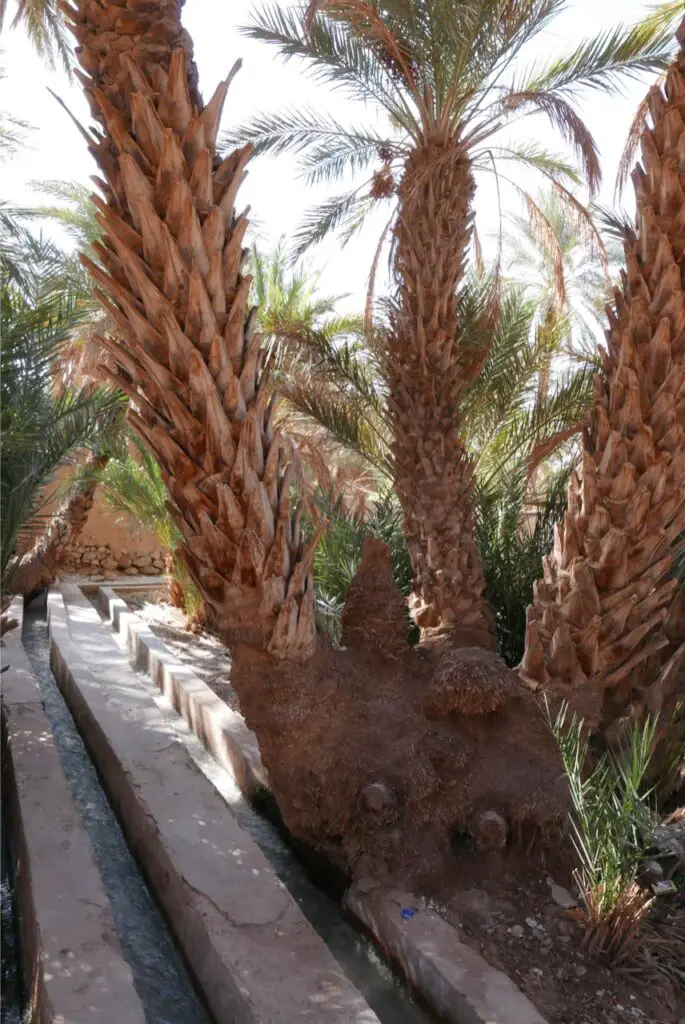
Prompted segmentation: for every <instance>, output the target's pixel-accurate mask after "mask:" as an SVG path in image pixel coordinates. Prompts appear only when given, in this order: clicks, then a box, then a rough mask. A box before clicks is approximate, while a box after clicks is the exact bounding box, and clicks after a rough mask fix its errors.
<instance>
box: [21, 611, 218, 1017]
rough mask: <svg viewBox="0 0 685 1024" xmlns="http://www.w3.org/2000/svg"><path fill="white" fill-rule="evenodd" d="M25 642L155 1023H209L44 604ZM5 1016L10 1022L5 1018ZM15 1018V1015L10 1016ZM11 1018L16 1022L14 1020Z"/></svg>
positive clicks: (29, 616) (125, 948) (123, 943)
mask: <svg viewBox="0 0 685 1024" xmlns="http://www.w3.org/2000/svg"><path fill="white" fill-rule="evenodd" d="M23 643H24V648H25V650H26V653H27V655H28V657H29V660H30V662H31V665H32V667H33V671H34V672H35V674H36V677H37V679H38V683H39V685H40V692H41V697H42V699H43V704H44V707H45V713H46V714H47V716H48V719H49V721H50V725H51V727H52V732H53V735H54V738H55V744H56V746H57V750H58V752H59V758H60V761H61V764H62V769H63V771H64V774H65V776H66V778H67V782H68V783H69V788H70V789H71V793H72V796H73V798H74V803H75V805H76V808H77V810H78V813H79V815H80V817H81V821H82V824H83V826H84V828H85V829H86V832H87V833H88V835H89V837H90V841H91V845H92V847H93V853H94V855H95V861H96V864H97V867H98V870H99V872H100V876H101V878H102V882H103V884H104V887H105V890H106V892H107V896H108V897H109V901H110V905H111V909H112V917H113V918H114V925H115V928H116V931H117V938H118V940H119V945H120V947H121V951H122V953H123V955H124V957H125V958H126V960H127V962H128V964H129V966H130V968H131V971H132V973H133V981H134V984H135V987H136V991H137V993H138V996H139V998H140V1001H141V1003H142V1004H143V1008H144V1011H145V1017H146V1019H147V1020H148V1021H149V1024H210V1021H211V1018H210V1016H209V1014H208V1013H207V1011H206V1009H205V1008H204V1006H203V1004H202V1001H201V1000H200V997H199V996H198V994H197V993H196V991H195V988H194V987H193V983H192V981H191V978H190V975H189V973H188V971H187V969H186V967H185V964H184V962H183V959H182V957H181V954H180V952H179V951H178V949H177V948H176V946H175V944H174V941H173V939H172V937H171V935H170V933H169V929H168V927H167V925H166V922H165V920H164V918H163V917H162V914H161V912H160V910H159V908H158V907H157V904H156V903H155V901H154V899H153V897H152V895H151V894H150V891H149V889H148V888H147V885H146V884H145V881H144V879H143V877H142V875H141V873H140V870H139V868H138V865H137V864H136V862H135V860H134V858H133V856H132V854H131V852H130V851H129V848H128V846H127V844H126V840H125V839H124V836H123V833H122V831H121V829H120V827H119V823H118V821H117V819H116V816H115V814H114V811H113V810H112V808H111V807H110V805H109V802H108V800H107V797H106V795H105V792H104V790H103V788H102V786H101V784H100V779H99V777H98V774H97V772H96V770H95V767H94V766H93V763H92V761H91V759H90V757H89V755H88V752H87V750H86V748H85V746H84V744H83V741H82V739H81V737H80V735H79V732H78V730H77V728H76V726H75V724H74V721H73V719H72V717H71V713H70V712H69V709H68V707H67V705H66V704H65V702H64V698H63V697H62V694H61V693H60V691H59V688H58V686H57V683H56V682H55V679H54V676H53V674H52V671H51V669H50V662H49V654H48V630H47V622H46V618H45V610H44V609H35V608H31V607H29V608H27V609H26V612H25V615H24V634H23ZM4 1019H5V1018H4V1016H3V1022H4ZM7 1021H8V1024H10V1021H11V1018H10V1017H8V1018H7ZM12 1024H15V1022H14V1021H12Z"/></svg>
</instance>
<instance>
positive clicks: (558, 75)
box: [229, 0, 673, 248]
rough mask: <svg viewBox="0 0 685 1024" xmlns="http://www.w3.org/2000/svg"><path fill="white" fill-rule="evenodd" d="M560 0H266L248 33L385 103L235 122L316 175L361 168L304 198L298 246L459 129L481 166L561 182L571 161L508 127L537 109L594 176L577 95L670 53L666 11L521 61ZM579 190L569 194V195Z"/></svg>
mask: <svg viewBox="0 0 685 1024" xmlns="http://www.w3.org/2000/svg"><path fill="white" fill-rule="evenodd" d="M568 6H569V4H568V0H440V2H435V0H390V2H383V3H370V2H365V0H347V2H330V0H320V2H317V0H313V2H312V3H311V4H310V6H309V7H308V8H306V9H300V10H297V9H285V10H284V9H282V8H280V7H279V6H276V5H273V6H265V7H262V8H261V9H260V10H259V11H258V12H257V13H256V15H255V17H254V19H253V21H252V23H251V24H250V25H249V26H248V27H247V28H246V29H245V31H246V33H247V34H248V35H249V36H251V37H253V38H255V39H259V40H263V41H265V42H268V43H271V44H273V45H275V46H276V47H277V48H278V49H279V50H280V51H281V53H282V54H283V55H284V57H285V58H286V59H288V58H291V57H299V58H301V59H302V60H303V61H304V62H305V64H306V65H308V67H309V69H310V70H311V72H312V73H313V75H314V76H315V78H317V79H318V80H319V81H323V82H326V83H329V84H331V85H332V86H335V87H340V88H342V89H343V90H345V92H346V93H347V94H349V95H350V96H351V97H352V98H354V99H357V100H362V101H364V102H365V103H366V104H371V105H372V106H373V107H375V108H376V109H378V108H380V109H381V110H382V111H384V112H385V114H386V115H387V129H386V130H385V131H383V130H380V129H379V128H378V127H374V126H372V125H371V124H369V125H368V126H362V125H351V124H350V125H346V124H343V123H341V122H340V121H338V120H337V119H336V118H334V117H332V116H330V115H327V114H322V113H319V112H317V111H314V110H313V109H304V110H302V109H300V110H297V111H294V110H291V111H286V112H284V113H282V114H263V115H258V116H256V117H253V118H252V119H250V120H248V121H247V122H245V123H244V124H243V125H242V126H241V127H239V128H238V129H236V130H234V131H233V132H231V133H229V139H230V141H235V140H238V139H240V140H242V141H244V140H249V141H251V142H253V143H254V145H255V148H256V151H257V152H258V153H259V152H270V153H273V154H278V153H281V152H284V151H293V152H296V153H299V154H301V157H302V165H303V170H304V172H305V174H306V176H307V179H308V181H309V182H310V183H316V182H320V181H332V180H335V179H339V178H343V177H344V176H346V175H348V174H349V173H350V172H352V173H354V174H356V173H358V172H362V171H368V170H369V169H370V168H371V167H373V166H374V165H375V170H374V172H373V173H372V175H371V177H370V178H369V177H367V178H366V179H365V180H364V181H363V182H362V184H361V185H355V187H353V188H351V189H349V190H348V191H346V192H345V193H343V194H341V195H338V196H336V197H333V198H331V199H329V200H327V201H326V202H325V203H323V204H322V205H321V206H320V207H318V208H317V209H316V210H313V211H311V212H310V214H309V215H308V216H307V218H306V219H305V221H304V222H303V224H302V227H301V230H300V233H299V238H298V242H299V244H300V246H301V248H304V247H305V246H306V245H307V244H309V243H311V242H314V241H317V240H319V239H320V238H322V237H323V236H324V235H325V234H326V233H327V232H328V231H330V230H332V229H336V228H341V229H342V230H343V232H348V233H349V232H352V231H353V230H354V229H355V227H357V226H358V224H359V223H360V220H361V219H362V218H363V216H364V214H365V213H366V212H367V210H368V208H369V207H370V205H371V204H372V203H373V202H374V201H375V200H378V199H382V198H385V197H390V196H392V195H393V194H394V181H395V178H396V176H397V172H398V171H399V169H400V167H401V166H402V165H403V164H404V162H405V161H406V158H407V156H408V155H409V153H410V152H411V151H412V150H413V149H415V148H421V147H422V146H425V145H429V144H432V143H445V142H455V141H456V142H458V143H459V146H460V149H461V150H462V151H463V153H464V154H465V155H466V156H467V158H468V160H469V162H470V163H471V165H472V166H473V167H474V168H475V169H476V170H481V171H486V172H493V171H494V170H495V169H496V173H497V174H498V177H499V178H504V179H505V180H506V179H508V178H509V175H508V172H507V170H506V166H507V164H509V163H517V164H523V165H525V166H527V167H530V168H534V169H535V170H537V171H539V172H540V173H541V174H542V175H544V176H545V177H546V178H548V179H551V180H552V182H553V183H554V186H555V187H556V188H557V189H559V190H561V191H562V192H564V193H565V191H566V188H567V187H568V186H569V185H572V184H574V183H577V182H578V180H579V175H578V171H577V169H576V167H575V165H574V163H573V162H572V161H569V160H568V159H565V158H564V157H563V156H559V155H558V154H555V153H552V152H549V151H548V150H546V149H545V148H543V147H541V146H539V145H536V144H535V143H534V142H531V141H528V142H525V143H523V144H520V143H519V144H517V143H514V142H511V141H510V139H508V138H506V137H504V136H503V133H502V130H503V129H504V128H506V127H507V126H509V125H511V123H512V122H513V121H515V120H517V119H519V118H521V117H525V116H527V115H529V114H532V113H541V114H543V115H545V116H546V117H547V118H549V119H550V120H551V121H552V123H553V124H554V126H555V127H556V128H557V130H558V131H559V133H560V135H561V136H562V138H563V139H564V140H565V141H566V142H567V143H570V145H571V146H572V148H573V149H574V151H575V153H576V155H577V157H578V158H579V160H580V163H581V165H582V168H583V171H584V175H585V178H586V180H587V182H588V185H589V187H590V190H591V192H592V191H594V190H596V188H597V186H598V184H599V182H600V177H601V172H600V166H599V160H598V154H597V147H596V144H595V141H594V139H593V138H592V136H591V134H590V132H589V131H588V129H587V128H586V126H585V125H584V123H583V121H582V120H581V118H580V117H579V115H578V113H577V111H576V110H575V108H574V106H573V99H574V97H575V96H576V95H577V94H578V92H579V91H581V90H591V89H607V88H609V87H615V86H617V85H618V84H620V82H621V81H622V80H623V79H625V78H626V77H635V76H638V75H640V74H642V73H643V72H652V71H654V70H661V69H663V68H665V67H666V66H667V65H668V62H669V60H670V58H671V56H672V53H673V45H672V37H671V32H670V25H669V24H668V23H664V20H659V19H651V20H649V21H647V22H644V23H642V24H640V25H636V26H633V27H630V28H623V27H619V28H617V29H614V30H612V31H609V32H606V33H604V34H602V35H599V36H597V37H595V38H593V39H590V40H587V41H585V42H583V43H581V44H580V45H579V46H578V47H577V48H576V49H575V50H573V51H572V52H570V53H568V54H567V55H565V56H561V57H558V58H552V59H548V60H545V61H539V60H538V61H532V62H530V61H529V62H526V50H527V49H528V47H529V44H530V43H531V42H532V41H533V40H534V39H535V37H536V36H537V35H539V33H540V32H541V31H543V30H544V29H545V28H547V27H548V26H549V24H550V22H551V21H552V20H553V19H554V18H555V17H556V16H557V15H559V14H560V13H561V12H562V11H563V10H565V9H566V8H567V7H568ZM568 198H569V201H571V202H573V199H572V197H571V196H570V195H569V196H568Z"/></svg>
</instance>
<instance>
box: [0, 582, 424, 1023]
mask: <svg viewBox="0 0 685 1024" xmlns="http://www.w3.org/2000/svg"><path fill="white" fill-rule="evenodd" d="M93 603H94V605H95V602H93ZM95 607H97V605H95ZM98 611H99V612H100V609H98ZM100 615H102V613H101V612H100ZM23 642H24V647H25V649H26V653H27V655H28V657H29V660H30V662H31V664H32V666H33V670H34V672H35V674H36V677H37V679H38V682H39V685H40V690H41V696H42V699H43V703H44V706H45V711H46V714H47V716H48V718H49V720H50V723H51V726H52V731H53V734H54V738H55V743H56V746H57V749H58V752H59V756H60V760H61V763H62V767H63V770H64V773H65V775H66V778H67V781H68V784H69V786H70V788H71V791H72V795H73V797H74V802H75V804H76V807H77V810H78V813H79V815H80V816H81V820H82V823H83V825H84V827H85V829H86V831H87V832H88V835H89V837H90V840H91V844H92V846H93V851H94V855H95V859H96V862H97V865H98V869H99V871H100V874H101V876H102V881H103V884H104V886H105V889H106V891H107V894H108V897H109V900H110V903H111V907H112V916H113V918H114V923H115V927H116V929H117V933H118V939H119V944H120V946H121V950H122V953H123V955H124V957H125V958H126V959H127V961H128V963H129V965H130V967H131V970H132V973H133V978H134V983H135V986H136V989H137V991H138V995H139V997H140V999H141V1002H142V1003H143V1007H144V1010H145V1015H146V1018H147V1020H148V1021H149V1022H150V1024H210V1021H211V1018H210V1015H209V1013H208V1011H207V1009H206V1008H205V1006H204V1004H203V1001H202V998H201V996H200V995H198V993H197V991H196V989H195V987H194V985H193V981H192V979H191V977H190V974H189V972H188V970H187V968H186V966H185V964H184V962H183V958H182V955H181V953H180V952H179V950H178V949H177V947H176V945H175V942H174V940H173V938H172V936H171V934H170V932H169V929H168V927H167V924H166V922H165V920H164V918H163V916H162V914H161V911H160V910H159V908H158V906H157V904H156V902H155V899H154V897H153V895H152V894H151V892H150V890H149V889H148V887H147V885H146V883H145V881H144V879H143V877H142V875H141V873H140V870H139V868H138V865H137V863H136V861H135V860H134V858H133V856H132V854H131V853H130V851H129V849H128V846H127V844H126V840H125V838H124V836H123V833H122V831H121V829H120V827H119V824H118V821H117V818H116V815H115V813H114V811H113V810H112V808H111V807H110V804H109V802H108V799H107V797H106V795H105V792H104V790H103V789H102V786H101V784H100V779H99V777H98V774H97V771H96V769H95V767H94V765H93V763H92V762H91V759H90V756H89V754H88V752H87V750H86V748H85V746H84V744H83V741H82V739H81V737H80V735H79V732H78V730H77V728H76V726H75V724H74V721H73V719H72V716H71V713H70V711H69V709H68V707H67V705H66V703H65V701H64V699H63V697H62V695H61V692H60V690H59V688H58V686H57V683H56V682H55V679H54V676H53V674H52V671H51V669H50V664H49V643H48V628H47V621H46V613H45V609H44V608H32V607H29V608H27V609H26V612H25V616H24V633H23ZM137 675H138V677H139V679H140V684H141V687H144V688H145V689H146V691H147V692H148V693H149V694H150V695H151V696H152V697H153V699H154V700H155V702H156V704H157V706H158V707H159V709H160V711H161V712H162V714H163V716H164V718H165V720H166V722H167V724H168V725H169V727H170V728H172V729H173V730H174V731H175V732H176V733H177V735H178V737H179V739H180V740H181V742H183V743H184V744H185V746H186V748H187V749H188V752H189V754H190V756H191V757H192V758H193V760H194V761H195V762H196V764H197V765H198V767H199V768H200V770H201V771H202V772H203V773H204V774H205V775H206V776H207V777H208V778H209V779H210V780H211V781H212V783H213V784H214V786H215V787H216V789H217V790H218V791H219V793H220V794H221V796H222V797H223V798H224V800H225V801H226V803H227V805H228V806H227V813H230V814H233V815H234V816H235V817H236V819H237V820H238V822H239V824H240V826H241V827H242V828H244V829H245V830H246V831H247V832H249V833H250V835H251V836H252V838H253V839H254V840H255V842H256V843H257V845H258V846H259V847H260V848H261V850H262V851H263V853H264V854H265V856H266V857H267V858H268V860H269V861H270V863H271V865H272V867H273V869H274V871H275V873H276V874H277V876H278V877H279V878H280V880H281V881H282V882H283V884H284V885H285V886H286V888H287V889H288V890H289V892H290V894H291V896H292V897H293V898H294V899H295V900H296V902H297V903H298V905H299V907H300V909H301V910H302V912H303V914H304V915H305V917H306V918H307V919H308V920H309V922H310V924H311V925H312V927H313V928H314V929H315V930H316V931H317V932H318V934H319V935H320V937H321V938H322V940H323V941H324V942H325V943H326V945H327V946H328V947H329V949H330V951H331V953H332V954H333V956H334V957H335V958H336V960H337V961H338V963H339V964H340V966H341V967H342V969H343V970H344V972H345V973H346V974H347V976H348V978H349V979H350V981H351V982H352V984H353V985H355V986H356V987H357V989H359V991H360V992H361V993H362V994H363V995H364V997H365V999H366V1001H367V1003H368V1004H369V1006H370V1007H371V1008H372V1009H373V1010H374V1011H375V1013H376V1015H377V1016H378V1018H379V1020H380V1021H381V1022H383V1024H430V1022H431V1021H432V1020H434V1018H433V1017H432V1015H430V1014H429V1013H428V1012H427V1011H426V1010H424V1009H423V1008H422V1007H421V1006H419V1005H418V1003H416V1002H415V1001H414V999H413V998H412V997H411V995H410V993H409V991H408V989H407V988H406V986H405V985H404V983H403V982H402V981H401V980H400V979H399V978H398V977H397V976H396V975H395V974H394V973H393V971H392V970H391V969H390V968H389V967H388V966H387V964H386V963H385V962H384V961H383V960H382V959H381V957H380V956H379V954H378V953H377V951H376V949H375V947H374V946H373V945H372V943H371V942H370V941H369V940H368V939H367V938H366V937H365V936H363V935H362V934H360V933H359V932H358V931H357V930H356V929H355V928H354V927H353V926H352V924H350V923H349V922H348V921H347V920H346V919H345V918H344V916H343V914H342V912H341V909H340V906H339V905H338V903H337V902H336V901H335V900H334V899H332V898H331V897H330V896H329V895H327V894H326V893H325V892H324V891H322V890H321V889H320V888H318V887H317V886H316V885H315V884H314V883H313V881H312V880H311V879H310V877H309V875H308V874H307V872H306V871H305V868H304V867H303V866H302V864H301V863H300V862H299V860H298V859H297V857H296V855H295V854H294V853H293V851H292V850H291V849H290V847H289V846H288V845H287V842H286V841H285V839H284V838H283V837H282V836H281V835H280V834H279V830H278V829H277V827H276V826H275V825H274V824H272V822H271V821H269V820H268V819H267V817H266V816H265V815H264V814H263V813H261V812H260V811H259V810H258V809H257V808H255V807H252V806H251V805H250V804H249V803H248V802H247V801H246V800H245V799H244V798H243V796H242V794H241V792H240V790H239V789H238V788H237V785H236V783H235V781H234V779H233V778H232V777H231V776H230V775H229V773H228V772H227V771H226V770H225V769H224V768H222V767H221V766H220V765H219V764H218V763H217V762H216V761H215V760H214V758H213V757H212V756H211V754H209V753H208V752H207V751H206V750H205V748H204V746H203V745H202V743H201V742H200V740H199V739H198V738H197V737H196V736H195V735H194V734H193V733H192V732H191V730H190V729H189V727H188V726H187V725H186V723H185V721H184V720H183V719H182V718H181V717H180V716H179V715H178V714H177V713H176V711H175V710H174V709H173V708H172V707H171V704H170V703H169V702H168V701H167V700H166V698H165V697H164V696H162V695H161V694H160V693H159V691H158V690H157V688H156V686H155V685H154V683H153V682H152V680H151V679H150V678H149V676H147V675H146V674H145V673H143V672H140V671H137ZM4 882H5V876H4V874H3V887H4ZM3 907H4V902H3ZM4 913H5V911H4V909H3V914H4ZM3 923H4V919H3ZM4 971H5V967H4V965H3V981H4V980H5V979H4ZM10 973H11V972H10ZM3 987H4V986H3ZM2 1020H3V1022H4V1021H5V1020H7V1024H18V1022H19V1020H20V1016H19V1012H18V1011H17V1013H16V1015H15V1016H14V1017H12V1016H11V1015H9V1014H8V1015H7V1017H5V1012H4V1005H3V1016H2ZM216 1024H229V1022H224V1021H221V1022H216Z"/></svg>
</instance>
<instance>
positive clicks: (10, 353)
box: [0, 212, 120, 586]
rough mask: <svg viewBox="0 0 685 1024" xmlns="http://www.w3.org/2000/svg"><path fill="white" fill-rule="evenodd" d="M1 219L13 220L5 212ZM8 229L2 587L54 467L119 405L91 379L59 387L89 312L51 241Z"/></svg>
mask: <svg viewBox="0 0 685 1024" xmlns="http://www.w3.org/2000/svg"><path fill="white" fill-rule="evenodd" d="M6 220H8V221H9V222H10V224H11V222H12V217H11V216H10V215H8V214H7V212H6ZM3 223H4V222H3ZM1 226H2V225H0V227H1ZM7 234H8V233H7V232H5V231H4V230H2V231H0V236H1V238H2V244H1V245H0V322H2V327H3V343H2V347H1V354H0V360H1V366H0V409H1V411H0V446H1V459H0V491H1V494H0V502H1V506H2V507H1V515H0V518H1V520H2V525H1V534H0V563H1V565H0V567H1V570H2V583H3V586H5V585H7V583H8V582H9V579H8V575H9V572H10V570H11V568H12V563H11V559H12V555H13V552H14V548H15V544H16V542H17V539H18V538H19V537H20V535H21V534H22V531H24V530H25V529H26V528H27V527H30V526H31V524H32V523H33V522H34V521H35V517H36V516H37V514H38V513H39V511H40V509H41V507H42V506H43V504H44V502H45V501H46V500H47V497H48V495H47V493H46V490H45V488H46V486H47V485H49V483H50V480H51V478H52V476H53V474H54V472H55V470H56V469H57V468H58V466H59V465H60V464H61V463H62V462H64V461H65V460H66V459H67V458H69V457H71V456H72V455H73V454H74V453H75V452H76V451H77V450H79V449H81V448H83V447H86V446H88V447H94V446H97V445H98V444H99V443H101V442H102V440H103V438H104V437H105V436H106V434H107V431H108V430H109V429H111V427H112V424H113V422H114V421H115V420H116V417H117V414H118V411H119V407H120V398H119V396H118V395H116V394H113V393H111V392H109V391H105V390H104V389H96V388H93V387H92V385H90V384H87V385H85V384H84V385H82V386H80V387H67V388H63V389H56V387H55V383H54V374H55V367H56V365H58V363H59V360H60V358H61V355H62V353H63V351H64V350H65V348H67V347H68V346H69V344H70V342H71V337H72V334H73V333H74V332H75V331H78V330H79V329H80V327H81V326H82V324H83V321H84V317H85V315H86V311H85V308H84V304H83V302H82V296H81V295H80V294H79V293H78V292H77V291H76V292H75V291H74V290H73V289H71V288H70V285H69V282H68V280H66V279H65V277H64V275H63V273H62V262H61V260H60V258H59V255H60V254H59V252H58V251H57V250H56V249H55V247H54V246H53V245H52V244H50V243H45V242H41V241H40V240H37V239H34V238H32V237H31V236H30V235H27V233H26V232H25V231H24V229H23V228H22V226H21V225H20V224H15V225H14V230H13V231H12V232H10V233H9V234H10V237H9V238H8V237H7ZM24 243H26V247H25V248H24V249H23V250H22V245H23V244H24ZM8 253H9V257H8V255H7V254H8Z"/></svg>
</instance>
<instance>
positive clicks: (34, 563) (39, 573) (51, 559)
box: [8, 455, 108, 595]
mask: <svg viewBox="0 0 685 1024" xmlns="http://www.w3.org/2000/svg"><path fill="white" fill-rule="evenodd" d="M107 462H108V458H107V456H104V455H93V456H91V458H90V459H89V460H88V462H87V463H86V468H87V470H88V473H87V475H86V477H85V479H84V480H83V481H82V482H80V483H77V484H76V485H75V487H74V490H73V493H72V494H71V495H70V496H69V497H68V498H67V499H66V500H65V501H64V502H63V504H62V505H61V506H60V508H59V509H58V510H57V512H55V514H54V515H53V516H51V517H50V522H49V523H48V525H47V527H46V529H45V531H44V533H42V534H41V536H40V537H39V538H38V539H37V540H36V542H35V544H34V545H33V547H32V548H31V549H30V550H29V551H27V552H26V554H24V555H23V556H22V557H21V558H20V559H19V561H18V563H17V566H16V568H15V569H14V571H13V572H12V575H11V577H10V580H9V583H8V589H9V590H10V591H11V592H12V593H14V594H24V595H28V594H32V593H34V592H35V591H37V590H42V589H43V588H44V587H47V586H48V585H49V584H50V583H52V582H53V581H54V580H55V578H56V576H57V573H58V572H59V568H60V565H61V563H62V561H63V560H64V557H65V555H67V554H68V552H69V549H70V547H71V546H72V545H73V544H74V543H75V542H76V540H77V539H78V537H79V536H80V534H81V532H82V530H83V528H84V526H85V525H86V521H87V519H88V513H89V512H90V510H91V509H92V507H93V502H94V501H95V492H96V490H97V485H98V480H97V476H95V474H96V473H97V471H98V470H101V469H104V467H105V466H106V465H107Z"/></svg>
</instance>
